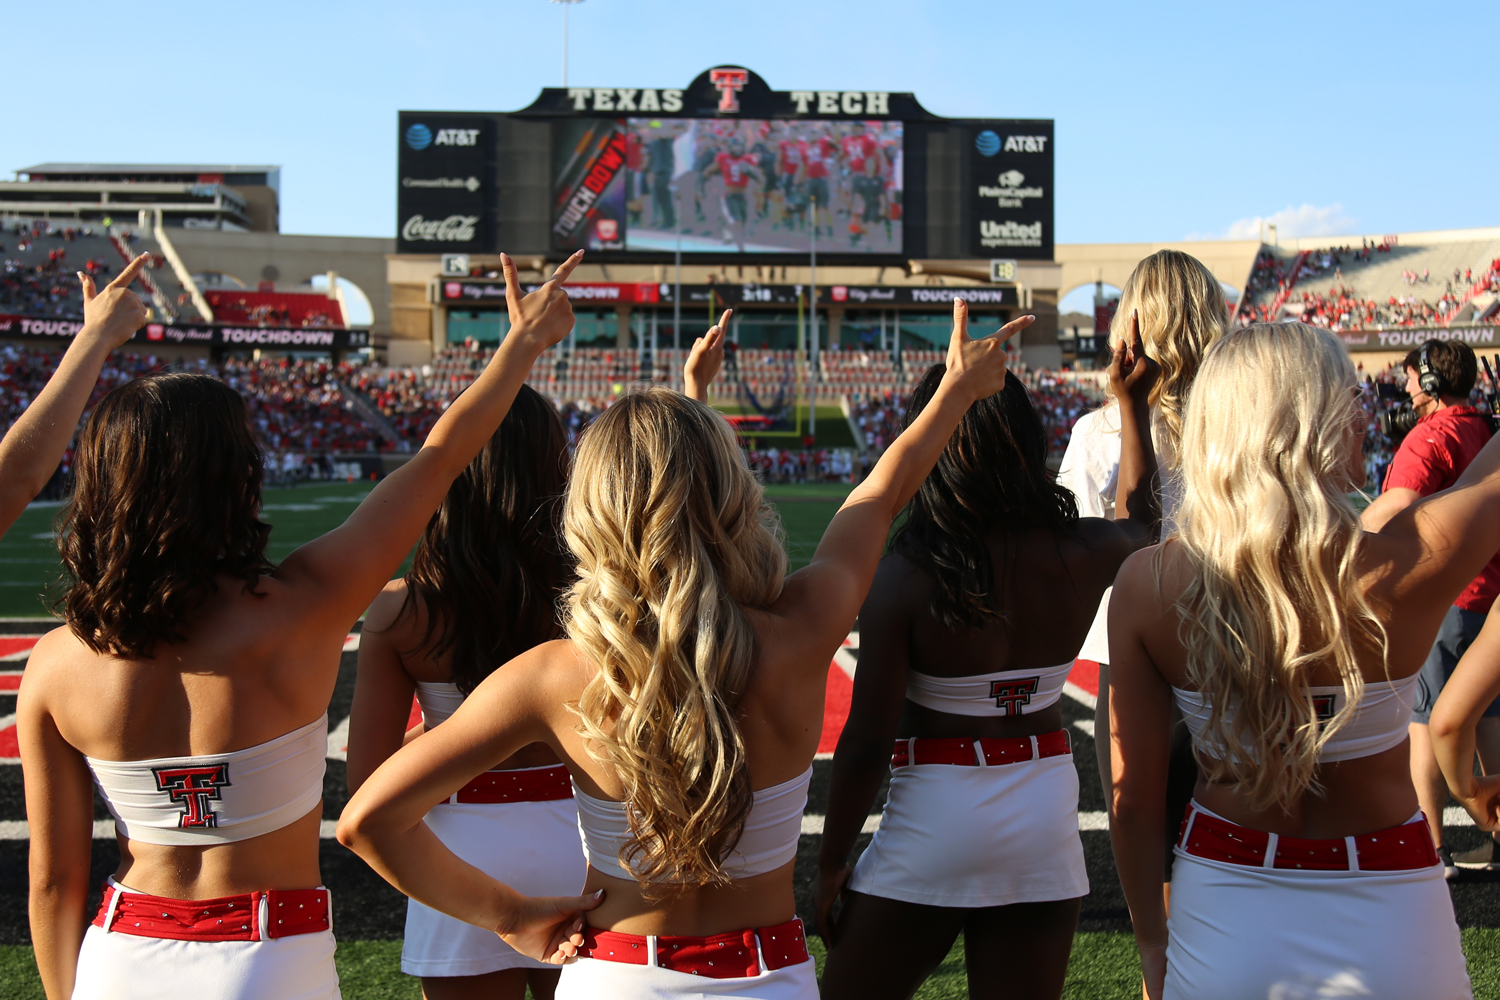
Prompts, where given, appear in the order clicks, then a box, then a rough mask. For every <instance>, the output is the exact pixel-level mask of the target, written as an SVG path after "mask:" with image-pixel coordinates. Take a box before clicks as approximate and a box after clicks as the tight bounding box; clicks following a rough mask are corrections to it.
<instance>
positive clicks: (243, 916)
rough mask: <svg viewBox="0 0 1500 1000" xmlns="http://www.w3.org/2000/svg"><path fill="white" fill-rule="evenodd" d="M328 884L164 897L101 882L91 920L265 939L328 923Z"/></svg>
mask: <svg viewBox="0 0 1500 1000" xmlns="http://www.w3.org/2000/svg"><path fill="white" fill-rule="evenodd" d="M332 916H333V915H332V913H331V912H330V904H329V896H328V890H327V889H271V890H269V891H267V892H247V893H245V894H243V895H240V896H220V897H218V898H217V899H169V898H167V897H165V896H148V895H146V894H145V893H140V892H124V891H121V890H120V889H118V888H116V887H115V886H114V885H105V887H104V898H103V899H101V900H100V901H99V912H98V914H97V915H96V916H95V917H94V926H95V927H99V928H103V929H104V930H106V931H111V932H113V933H116V934H136V935H139V936H141V937H154V938H170V939H171V940H173V941H264V940H267V939H269V938H280V937H290V936H292V935H293V934H317V933H319V932H321V931H326V930H328V929H329V927H331V926H332Z"/></svg>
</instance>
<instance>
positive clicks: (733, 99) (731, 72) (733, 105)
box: [708, 69, 750, 115]
mask: <svg viewBox="0 0 1500 1000" xmlns="http://www.w3.org/2000/svg"><path fill="white" fill-rule="evenodd" d="M708 79H709V82H710V83H712V84H713V85H714V86H715V87H716V88H718V91H719V110H720V111H722V112H724V113H725V114H731V115H734V114H739V111H740V91H741V90H744V89H745V84H747V83H749V82H750V71H749V70H748V69H711V70H709V71H708Z"/></svg>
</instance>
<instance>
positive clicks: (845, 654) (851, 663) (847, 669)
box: [833, 648, 859, 681]
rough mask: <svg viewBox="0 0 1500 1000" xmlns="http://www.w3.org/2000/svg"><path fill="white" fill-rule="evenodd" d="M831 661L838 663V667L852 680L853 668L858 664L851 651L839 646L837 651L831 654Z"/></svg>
mask: <svg viewBox="0 0 1500 1000" xmlns="http://www.w3.org/2000/svg"><path fill="white" fill-rule="evenodd" d="M833 662H834V663H837V664H838V665H839V669H840V670H842V671H843V672H844V673H845V674H846V675H848V677H849V679H850V680H851V681H852V680H854V668H855V667H856V666H857V665H858V664H859V661H858V660H856V659H855V658H854V654H853V653H851V652H849V650H848V649H845V648H840V649H839V650H838V652H836V653H834V654H833Z"/></svg>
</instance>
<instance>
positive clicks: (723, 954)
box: [578, 919, 808, 979]
mask: <svg viewBox="0 0 1500 1000" xmlns="http://www.w3.org/2000/svg"><path fill="white" fill-rule="evenodd" d="M578 955H579V957H580V958H595V959H598V960H600V961H603V962H623V963H625V964H626V965H654V966H656V967H657V968H659V969H671V970H672V971H673V972H686V973H689V974H691V975H694V976H705V977H707V978H709V979H738V978H741V977H745V976H758V975H760V974H761V971H762V969H761V964H762V961H764V964H765V971H767V972H770V971H773V970H775V969H784V968H786V967H787V966H789V965H800V964H801V963H803V962H805V961H807V958H808V954H807V937H806V935H805V934H804V933H803V930H802V921H801V920H800V919H797V920H789V921H787V922H786V923H784V924H777V925H776V926H775V927H756V928H750V929H746V930H742V931H730V932H728V933H726V934H710V935H708V936H707V937H675V936H668V935H665V934H663V935H640V934H620V933H617V932H615V931H596V930H592V929H590V928H584V932H583V947H582V948H579V949H578Z"/></svg>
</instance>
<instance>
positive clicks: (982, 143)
mask: <svg viewBox="0 0 1500 1000" xmlns="http://www.w3.org/2000/svg"><path fill="white" fill-rule="evenodd" d="M974 148H975V149H977V150H979V154H980V155H981V156H994V155H995V154H996V153H998V152H1000V137H999V136H998V135H996V134H995V133H994V132H992V131H990V130H989V129H985V130H984V131H983V132H981V133H979V134H978V135H976V136H975V137H974Z"/></svg>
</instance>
